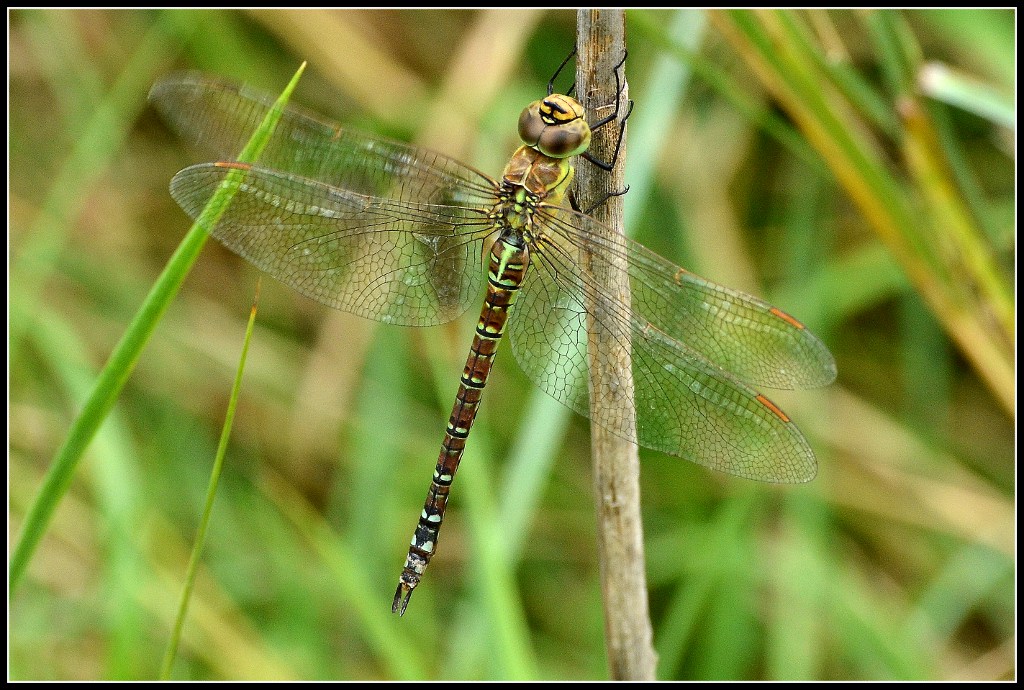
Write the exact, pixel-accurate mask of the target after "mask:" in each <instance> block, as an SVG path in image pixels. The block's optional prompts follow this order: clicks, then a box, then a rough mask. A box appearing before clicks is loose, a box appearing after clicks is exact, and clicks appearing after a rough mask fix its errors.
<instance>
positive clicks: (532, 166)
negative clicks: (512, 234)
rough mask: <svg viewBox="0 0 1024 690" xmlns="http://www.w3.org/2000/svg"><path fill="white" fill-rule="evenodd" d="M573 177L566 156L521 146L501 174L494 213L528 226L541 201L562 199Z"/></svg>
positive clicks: (518, 225)
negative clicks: (550, 154)
mask: <svg viewBox="0 0 1024 690" xmlns="http://www.w3.org/2000/svg"><path fill="white" fill-rule="evenodd" d="M572 177H573V167H572V166H571V165H570V164H569V161H568V160H567V159H565V158H552V157H551V156H547V155H545V154H543V153H541V152H540V151H538V150H537V149H535V148H533V147H531V146H520V147H519V149H518V150H517V151H516V152H515V153H514V154H512V158H511V159H510V160H509V162H508V165H506V166H505V171H504V172H503V173H502V175H501V185H500V188H499V190H498V203H497V205H496V206H495V215H496V217H498V218H500V219H501V221H503V222H504V223H506V224H507V225H510V226H512V227H513V228H528V227H529V226H530V224H531V223H532V221H533V214H534V212H535V211H536V210H537V208H538V207H539V206H540V205H541V203H547V204H551V205H558V204H559V203H561V201H562V198H563V197H564V196H565V193H566V191H567V190H568V189H569V185H570V184H571V183H572Z"/></svg>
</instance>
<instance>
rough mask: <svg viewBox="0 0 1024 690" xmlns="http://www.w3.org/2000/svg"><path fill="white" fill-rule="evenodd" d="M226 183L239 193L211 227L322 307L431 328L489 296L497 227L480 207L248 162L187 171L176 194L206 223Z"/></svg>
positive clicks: (179, 179) (227, 243)
mask: <svg viewBox="0 0 1024 690" xmlns="http://www.w3.org/2000/svg"><path fill="white" fill-rule="evenodd" d="M223 185H227V186H229V187H231V188H233V189H234V190H235V193H234V195H233V197H232V198H231V199H230V202H229V204H228V206H227V208H226V209H225V210H224V211H223V213H222V214H221V215H220V217H219V219H218V220H217V221H216V223H215V224H214V225H213V226H212V227H207V228H204V229H205V230H207V232H209V233H210V234H211V235H213V236H214V237H216V238H217V239H218V240H220V241H221V242H222V243H223V244H224V245H225V246H227V247H228V248H229V249H231V250H232V251H234V252H236V253H237V254H239V255H241V256H242V257H244V258H246V259H248V260H249V261H250V262H252V263H253V264H254V265H255V266H257V267H258V268H260V269H262V270H264V271H266V272H267V273H269V274H270V275H272V276H274V277H275V278H277V279H278V280H280V281H281V282H283V283H285V284H286V285H289V286H291V287H293V288H295V289H296V290H298V291H299V292H301V293H303V294H305V295H307V296H308V297H311V298H313V299H315V300H316V301H318V302H322V303H323V304H326V305H328V306H331V307H335V308H337V309H342V310H344V311H349V312H352V313H355V314H358V315H360V316H364V317H367V318H370V319H375V320H377V321H383V322H385V323H395V324H401V325H411V326H427V325H433V324H438V323H444V322H446V321H450V320H451V319H454V318H455V317H457V316H458V315H459V314H461V313H463V312H464V311H465V310H466V309H467V308H468V307H469V306H470V304H472V303H474V302H476V301H477V300H478V299H479V297H480V293H481V291H482V286H483V271H482V266H481V252H482V243H483V239H484V237H485V236H486V234H487V232H488V227H489V224H488V223H487V221H486V218H485V216H484V213H483V212H482V211H481V210H479V209H478V208H476V207H475V206H457V205H450V204H437V203H435V204H430V203H422V202H421V203H413V202H411V201H409V200H406V199H402V195H401V194H400V193H396V194H395V196H396V197H398V198H381V197H373V196H366V195H363V194H358V193H356V192H353V191H351V190H347V189H341V188H338V187H334V186H331V185H329V184H324V183H322V182H318V181H315V180H310V179H306V178H302V177H299V176H297V175H294V174H290V173H287V172H282V171H279V170H268V169H266V168H261V167H254V166H248V165H244V164H241V163H208V164H201V165H194V166H191V167H189V168H185V169H184V170H182V171H181V172H179V173H178V174H177V175H175V176H174V179H173V180H172V181H171V194H172V196H173V197H174V199H175V200H176V201H177V202H178V204H179V205H180V206H181V207H182V209H184V210H185V212H186V213H188V215H189V216H191V217H192V218H193V219H197V218H198V217H199V215H200V213H202V211H203V209H204V208H205V206H206V205H207V203H208V202H209V200H210V198H211V197H212V196H213V194H214V193H215V192H216V191H217V190H218V189H219V188H221V186H223ZM398 191H399V192H400V190H398Z"/></svg>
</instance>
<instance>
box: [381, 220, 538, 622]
mask: <svg viewBox="0 0 1024 690" xmlns="http://www.w3.org/2000/svg"><path fill="white" fill-rule="evenodd" d="M528 261H529V255H528V253H527V250H526V246H525V244H523V241H522V238H521V237H519V236H516V235H513V236H511V237H508V238H506V237H501V238H499V239H498V240H497V241H496V242H495V243H494V246H492V247H491V259H490V268H489V271H488V280H487V296H486V297H485V298H484V307H483V310H482V311H481V312H480V321H479V322H478V323H477V326H476V334H475V335H474V337H473V346H472V347H471V348H470V352H469V358H468V359H467V360H466V367H465V369H463V371H462V379H461V380H460V381H459V392H458V394H457V395H456V398H455V405H454V406H453V407H452V415H451V417H450V418H449V419H448V428H447V429H446V430H445V433H444V441H442V442H441V454H440V455H439V456H438V458H437V467H436V468H435V469H434V478H433V479H432V480H431V482H430V490H429V491H428V492H427V500H426V501H425V502H424V504H423V512H422V513H420V521H419V524H417V525H416V531H415V532H414V533H413V535H412V543H411V544H410V546H409V555H408V556H406V559H405V567H404V568H403V569H402V574H401V575H400V576H399V577H398V589H397V590H395V599H394V601H393V602H392V604H391V611H392V613H397V614H398V615H402V614H404V613H405V608H406V607H407V606H408V605H409V597H411V596H412V591H413V590H414V589H415V588H416V585H418V584H419V583H420V578H421V577H423V571H424V570H426V568H427V564H428V563H430V558H431V557H432V556H433V555H434V551H435V549H436V548H437V535H438V533H439V532H440V531H441V521H442V520H443V519H444V510H445V507H446V506H447V505H448V492H449V491H450V490H451V485H452V480H453V479H455V472H456V471H457V470H458V469H459V461H460V460H462V451H463V450H464V449H465V447H466V438H467V437H468V436H469V430H470V428H472V426H473V420H474V419H476V413H477V409H479V407H480V397H481V396H482V395H483V392H484V386H485V385H487V377H488V375H489V374H490V372H491V364H492V363H493V362H494V355H495V353H496V352H497V350H498V343H499V342H500V341H501V336H502V334H503V333H504V332H505V323H506V321H507V320H508V310H509V308H510V307H511V306H512V304H513V303H514V302H515V300H516V295H517V294H518V290H519V287H520V285H522V282H523V277H524V276H525V274H526V267H527V263H528Z"/></svg>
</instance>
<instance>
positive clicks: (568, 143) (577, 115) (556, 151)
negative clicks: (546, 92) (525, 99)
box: [519, 94, 590, 158]
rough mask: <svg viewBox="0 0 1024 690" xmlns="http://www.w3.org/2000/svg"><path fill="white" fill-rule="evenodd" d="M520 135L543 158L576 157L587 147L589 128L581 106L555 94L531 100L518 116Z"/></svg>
mask: <svg viewBox="0 0 1024 690" xmlns="http://www.w3.org/2000/svg"><path fill="white" fill-rule="evenodd" d="M519 136H520V138H521V139H522V140H523V141H524V142H525V143H526V144H527V145H528V146H532V147H533V148H535V149H537V150H538V151H540V152H541V153H543V154H544V155H545V156H550V157H552V158H568V157H569V156H578V155H579V154H581V153H583V152H584V151H586V150H587V147H589V146H590V127H589V126H588V125H587V121H586V119H585V118H584V116H583V106H581V105H580V104H579V103H578V102H577V101H576V100H575V99H573V98H570V97H568V96H562V95H560V94H555V95H552V96H548V97H547V98H544V99H542V100H539V101H534V102H533V103H531V104H530V105H528V106H527V107H526V109H525V110H523V114H522V115H520V116H519Z"/></svg>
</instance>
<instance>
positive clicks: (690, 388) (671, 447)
mask: <svg viewBox="0 0 1024 690" xmlns="http://www.w3.org/2000/svg"><path fill="white" fill-rule="evenodd" d="M538 227H539V230H540V232H541V233H542V234H541V235H540V236H538V237H535V238H534V242H533V244H532V245H531V266H530V271H529V272H528V273H527V278H526V282H525V284H524V286H523V289H522V292H521V294H520V296H519V301H518V302H517V304H516V307H515V311H516V313H515V314H514V315H513V318H511V319H510V320H509V337H510V339H511V341H512V350H513V352H514V354H515V356H516V359H517V360H518V361H519V363H520V365H521V366H522V368H523V369H524V371H526V372H527V374H528V375H529V376H530V378H531V379H533V381H534V382H535V383H536V384H537V385H538V386H540V387H541V388H542V389H543V390H544V391H546V392H547V393H548V394H550V395H552V396H553V397H554V398H556V399H557V400H559V401H560V402H562V403H564V404H566V405H568V406H569V407H571V408H572V409H574V410H576V411H577V412H579V413H581V414H584V415H586V416H588V417H590V418H591V419H592V420H593V421H594V422H595V423H597V424H599V425H601V426H603V427H605V428H606V429H608V430H609V431H611V432H613V433H615V434H617V435H619V436H622V437H623V438H626V439H628V440H630V441H633V442H634V443H638V444H640V445H643V446H646V447H649V448H654V449H656V450H659V451H663V452H666V453H670V454H672V455H678V456H680V457H684V458H686V459H688V460H691V461H693V462H696V463H697V464H700V465H704V466H706V467H710V468H712V469H716V470H719V471H723V472H727V473H729V474H734V475H737V476H741V477H747V478H750V479H758V480H762V481H773V482H801V481H809V480H810V479H811V478H813V477H814V474H815V472H816V467H817V465H816V462H815V460H814V454H813V452H812V451H811V449H810V447H809V446H808V445H807V442H806V441H805V440H804V438H803V436H802V435H801V434H800V432H799V430H798V429H797V428H796V426H795V425H794V424H793V423H792V422H791V421H790V420H789V419H788V417H786V416H785V414H784V413H782V411H781V410H779V409H778V408H777V407H775V405H773V404H772V403H771V402H770V401H769V400H768V399H767V398H765V397H764V396H763V395H760V394H759V393H758V392H757V391H755V390H754V389H752V388H751V387H750V386H748V385H747V384H746V383H744V382H743V381H742V380H741V377H742V378H748V379H750V380H752V381H755V382H760V383H762V384H763V383H765V382H772V383H776V384H778V383H781V384H784V385H786V386H789V387H793V386H802V385H807V383H808V382H813V385H823V384H824V383H825V382H827V381H828V380H831V378H833V377H834V375H835V373H834V372H835V364H834V362H833V360H832V357H831V355H830V354H828V351H827V349H825V347H824V345H823V344H821V343H820V341H818V340H817V338H815V337H814V336H813V335H812V334H810V333H809V332H808V331H807V330H806V329H805V328H803V327H802V326H801V325H800V324H799V323H798V322H796V321H795V320H793V319H791V318H790V317H787V316H785V315H784V314H782V312H779V311H778V310H775V309H774V308H773V307H771V306H770V305H767V304H765V303H764V302H762V301H761V300H758V299H756V298H754V297H751V296H749V295H744V294H743V293H739V292H736V291H733V290H728V289H726V288H723V287H720V286H717V285H714V284H713V283H710V282H708V281H704V280H702V279H699V278H697V277H696V276H692V275H691V274H688V273H685V272H683V271H682V270H681V269H680V268H678V267H677V266H674V265H673V264H671V263H669V262H667V261H665V260H664V259H661V258H660V257H657V256H656V255H654V254H653V253H652V252H650V251H649V250H647V249H646V248H644V247H643V246H642V245H639V244H637V243H635V242H632V241H631V240H629V239H627V238H624V237H621V236H620V235H618V234H617V233H614V232H613V231H611V230H610V229H608V228H607V227H605V226H603V225H601V224H600V223H598V222H596V221H594V220H593V219H591V218H589V217H587V216H583V215H582V214H578V213H575V212H573V211H570V210H568V209H556V208H552V207H547V208H545V209H544V210H542V211H541V212H540V213H539V214H538ZM610 262H615V263H617V264H619V265H624V266H625V267H626V270H627V273H628V275H629V284H630V291H631V295H630V297H629V303H628V304H627V303H625V302H623V301H621V300H619V299H617V298H615V297H613V296H611V295H609V294H607V292H606V290H605V288H604V287H603V286H602V285H600V284H599V283H598V282H597V281H596V280H595V279H594V274H595V273H601V272H602V270H603V269H604V268H605V267H607V266H608V264H609V263H610ZM587 266H590V267H592V268H590V269H586V268H584V267H587ZM596 304H600V305H601V306H600V308H595V306H594V305H596ZM676 310H680V311H682V313H683V315H682V316H679V315H677V313H676ZM691 321H695V322H696V323H691ZM590 323H594V324H595V326H594V327H596V326H600V327H602V330H605V331H606V332H609V333H612V334H620V335H619V336H618V338H619V342H620V345H622V346H623V347H626V348H628V350H629V351H630V352H631V353H632V369H633V377H634V388H635V390H634V400H633V406H634V409H635V412H636V430H635V431H634V430H633V429H632V428H631V427H630V425H629V424H628V423H627V422H626V420H627V419H628V417H627V415H624V414H623V410H622V409H621V408H615V407H607V408H606V407H604V406H602V407H601V408H600V409H595V410H592V409H591V407H590V400H589V392H588V380H589V374H588V343H587V332H588V328H591V327H592V326H590V325H588V324H590ZM747 350H752V351H747ZM596 356H597V357H601V356H603V355H602V353H597V354H596ZM727 368H728V369H730V370H731V371H732V372H733V373H730V371H729V370H727ZM776 368H777V370H778V371H781V372H782V373H776Z"/></svg>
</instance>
